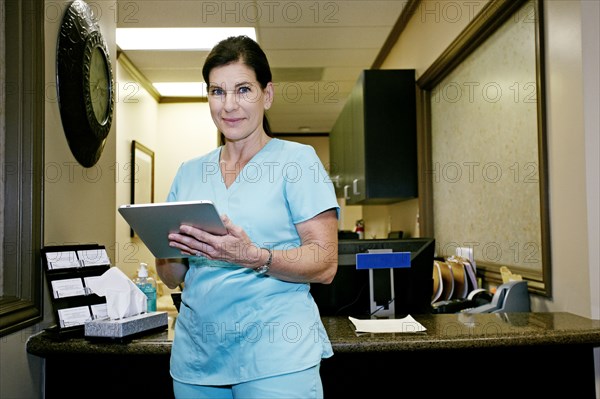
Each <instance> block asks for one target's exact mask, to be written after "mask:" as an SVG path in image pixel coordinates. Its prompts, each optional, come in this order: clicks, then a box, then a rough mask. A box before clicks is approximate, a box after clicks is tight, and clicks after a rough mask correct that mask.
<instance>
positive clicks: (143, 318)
mask: <svg viewBox="0 0 600 399" xmlns="http://www.w3.org/2000/svg"><path fill="white" fill-rule="evenodd" d="M168 323H169V317H168V313H167V312H151V313H142V314H139V315H137V316H131V317H125V318H123V319H120V320H94V321H88V322H86V323H85V336H86V337H92V338H113V339H123V338H133V337H135V336H138V335H141V334H143V333H147V332H150V331H156V330H159V329H163V328H166V327H167V326H168Z"/></svg>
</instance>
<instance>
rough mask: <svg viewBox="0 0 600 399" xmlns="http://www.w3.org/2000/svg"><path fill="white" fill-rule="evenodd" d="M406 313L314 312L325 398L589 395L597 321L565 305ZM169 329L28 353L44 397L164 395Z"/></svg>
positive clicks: (34, 347)
mask: <svg viewBox="0 0 600 399" xmlns="http://www.w3.org/2000/svg"><path fill="white" fill-rule="evenodd" d="M413 317H414V318H415V319H416V320H417V321H419V322H420V323H421V324H422V325H423V326H424V327H425V328H426V329H427V330H426V331H425V332H422V333H406V334H405V333H393V334H392V333H385V334H356V333H355V331H354V328H353V325H352V323H351V322H350V321H349V320H348V318H347V317H323V323H324V325H325V328H326V329H327V332H328V334H329V338H330V340H331V343H332V346H333V349H334V353H335V355H334V356H333V357H332V358H330V359H325V360H324V361H323V363H322V367H321V371H322V376H323V384H324V388H325V394H326V397H327V398H338V397H344V396H347V395H348V396H349V395H352V397H357V395H367V396H365V397H379V396H382V395H384V393H385V397H390V395H389V392H392V393H393V395H392V396H391V397H400V396H404V395H403V392H406V393H412V394H416V395H424V396H425V397H431V395H438V394H448V393H449V392H455V393H458V394H460V393H461V392H462V393H465V394H468V395H469V396H472V395H476V396H479V395H482V396H486V397H517V398H518V397H525V396H531V397H546V395H551V396H552V397H555V394H556V391H557V389H559V388H563V389H568V390H569V392H571V393H572V394H573V395H574V396H573V395H569V397H577V398H588V397H589V398H594V397H595V388H594V361H593V348H594V347H600V320H590V319H587V318H584V317H580V316H576V315H573V314H570V313H486V314H472V315H469V314H462V313H459V314H436V315H414V316H413ZM172 336H173V330H172V329H169V330H168V331H166V330H165V331H163V332H159V333H156V334H151V335H147V336H144V337H141V338H138V339H134V340H132V341H131V342H129V343H95V342H90V341H88V340H86V339H85V338H71V339H67V340H56V339H53V337H52V335H51V334H49V333H48V332H40V333H38V334H36V335H33V336H31V337H30V338H29V340H28V342H27V351H28V352H29V353H31V354H33V355H36V356H40V357H44V358H46V397H47V398H53V397H69V396H70V395H72V396H73V397H80V395H82V394H83V393H82V389H84V388H86V387H90V386H93V389H91V390H90V389H89V388H88V389H87V391H88V393H89V394H84V396H86V397H89V395H92V396H93V395H95V394H97V395H98V396H105V395H110V394H120V395H125V394H129V393H135V395H136V397H139V396H141V395H142V394H143V392H141V391H140V389H139V385H137V384H136V380H138V381H145V383H144V385H145V386H146V387H150V388H149V389H150V391H151V392H150V395H151V396H149V397H160V398H167V397H172V393H171V385H170V377H169V371H168V363H169V356H170V351H171V343H172ZM140 378H141V380H140ZM117 381H119V382H117ZM517 381H518V382H519V383H518V384H517V383H516V382H517ZM517 387H519V388H517ZM134 388H135V389H134ZM122 389H125V391H123V390H122ZM128 389H131V391H127V390H128Z"/></svg>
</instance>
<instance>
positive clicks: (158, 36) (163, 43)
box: [116, 27, 256, 50]
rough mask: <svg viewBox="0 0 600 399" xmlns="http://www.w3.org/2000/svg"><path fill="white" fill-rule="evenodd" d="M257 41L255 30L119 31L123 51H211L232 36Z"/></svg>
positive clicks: (161, 29) (148, 29) (162, 29)
mask: <svg viewBox="0 0 600 399" xmlns="http://www.w3.org/2000/svg"><path fill="white" fill-rule="evenodd" d="M238 35H246V36H249V37H250V38H252V39H254V40H256V31H255V29H254V28H247V27H246V28H117V33H116V41H117V46H119V48H121V50H210V49H211V48H213V47H214V45H215V44H217V43H218V42H219V41H221V40H223V39H226V38H228V37H230V36H238Z"/></svg>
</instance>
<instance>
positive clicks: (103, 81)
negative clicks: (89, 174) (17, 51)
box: [56, 0, 114, 167]
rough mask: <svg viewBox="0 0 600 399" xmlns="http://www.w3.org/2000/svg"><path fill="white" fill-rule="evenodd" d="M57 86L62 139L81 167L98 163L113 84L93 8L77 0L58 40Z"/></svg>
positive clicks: (111, 107)
mask: <svg viewBox="0 0 600 399" xmlns="http://www.w3.org/2000/svg"><path fill="white" fill-rule="evenodd" d="M56 87H57V91H58V103H59V108H60V117H61V120H62V124H63V129H64V131H65V136H66V138H67V142H68V144H69V148H70V149H71V152H72V153H73V155H74V156H75V159H77V161H78V162H79V163H80V164H81V165H83V166H84V167H91V166H93V165H95V164H96V162H98V159H100V155H101V154H102V150H103V149H104V144H105V143H106V137H107V136H108V132H109V131H110V126H111V123H112V118H113V110H114V85H113V73H112V67H111V62H110V55H109V52H108V48H107V45H106V41H105V40H104V38H103V36H102V33H101V32H100V27H99V26H98V24H97V22H96V20H95V16H94V14H93V12H92V9H91V8H90V7H89V6H88V5H87V4H86V3H85V2H84V1H82V0H75V1H74V2H73V3H71V5H70V6H69V8H68V9H67V10H66V12H65V15H64V17H63V20H62V23H61V27H60V33H59V36H58V48H57V56H56Z"/></svg>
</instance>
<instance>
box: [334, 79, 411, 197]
mask: <svg viewBox="0 0 600 399" xmlns="http://www.w3.org/2000/svg"><path fill="white" fill-rule="evenodd" d="M416 130H417V129H416V90H415V71H414V70H413V69H389V70H365V71H363V72H362V73H361V75H360V77H359V79H358V81H357V83H356V85H355V86H354V88H353V90H352V93H351V95H350V97H349V98H348V100H347V101H346V104H345V105H344V108H343V110H342V112H341V114H340V116H339V117H338V119H337V121H336V123H335V125H334V127H333V129H332V131H331V134H330V148H331V152H330V158H331V159H330V160H331V165H332V168H331V175H332V178H333V180H334V183H335V187H336V194H337V196H338V198H345V199H346V203H347V204H365V205H366V204H387V203H393V202H398V201H402V200H406V199H410V198H416V197H417V196H418V190H417V178H418V176H417V131H416Z"/></svg>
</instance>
